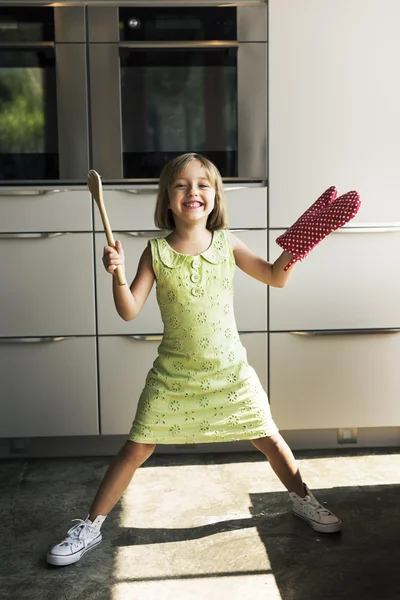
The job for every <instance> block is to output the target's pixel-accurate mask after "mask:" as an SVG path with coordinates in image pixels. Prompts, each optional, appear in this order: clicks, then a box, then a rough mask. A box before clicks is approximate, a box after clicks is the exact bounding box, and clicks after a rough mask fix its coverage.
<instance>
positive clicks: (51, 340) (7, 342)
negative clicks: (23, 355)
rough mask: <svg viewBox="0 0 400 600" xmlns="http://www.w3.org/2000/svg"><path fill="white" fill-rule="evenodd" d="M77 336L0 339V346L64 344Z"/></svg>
mask: <svg viewBox="0 0 400 600" xmlns="http://www.w3.org/2000/svg"><path fill="white" fill-rule="evenodd" d="M75 338H76V336H75V335H68V336H61V337H18V338H12V337H11V338H10V337H9V338H0V345H11V344H52V343H55V342H64V341H65V340H73V339H75Z"/></svg>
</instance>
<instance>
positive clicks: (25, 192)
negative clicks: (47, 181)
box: [0, 190, 68, 198]
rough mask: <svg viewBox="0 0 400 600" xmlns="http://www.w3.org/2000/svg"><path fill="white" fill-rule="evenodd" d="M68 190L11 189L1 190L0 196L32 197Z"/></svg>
mask: <svg viewBox="0 0 400 600" xmlns="http://www.w3.org/2000/svg"><path fill="white" fill-rule="evenodd" d="M67 191H68V190H10V191H8V192H0V198H1V197H6V196H13V197H15V196H17V197H20V198H31V197H32V196H50V194H58V193H59V192H67Z"/></svg>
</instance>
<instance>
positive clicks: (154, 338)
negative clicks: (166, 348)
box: [128, 334, 163, 342]
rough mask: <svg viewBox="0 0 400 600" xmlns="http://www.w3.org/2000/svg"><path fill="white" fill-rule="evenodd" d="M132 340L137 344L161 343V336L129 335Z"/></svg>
mask: <svg viewBox="0 0 400 600" xmlns="http://www.w3.org/2000/svg"><path fill="white" fill-rule="evenodd" d="M128 337H130V338H131V339H132V340H138V341H139V342H161V340H162V339H163V336H162V335H160V334H154V335H153V334H148V335H129V336H128Z"/></svg>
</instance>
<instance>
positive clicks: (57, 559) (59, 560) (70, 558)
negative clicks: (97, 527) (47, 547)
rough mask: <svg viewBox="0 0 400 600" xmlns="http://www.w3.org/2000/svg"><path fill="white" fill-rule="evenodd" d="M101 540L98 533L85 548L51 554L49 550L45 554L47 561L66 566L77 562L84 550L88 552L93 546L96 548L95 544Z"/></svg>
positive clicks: (50, 563)
mask: <svg viewBox="0 0 400 600" xmlns="http://www.w3.org/2000/svg"><path fill="white" fill-rule="evenodd" d="M101 540H102V535H101V534H99V535H98V536H97V538H95V539H94V540H93V541H92V542H91V543H90V545H89V546H86V548H82V550H78V551H77V552H74V553H73V554H66V555H62V554H52V553H51V552H48V553H47V556H46V559H47V562H48V563H49V565H54V566H55V567H66V566H67V565H72V564H74V563H77V562H78V561H79V560H80V559H81V558H82V556H83V555H84V554H86V552H88V551H89V550H93V548H96V546H98V545H99V544H100V543H101Z"/></svg>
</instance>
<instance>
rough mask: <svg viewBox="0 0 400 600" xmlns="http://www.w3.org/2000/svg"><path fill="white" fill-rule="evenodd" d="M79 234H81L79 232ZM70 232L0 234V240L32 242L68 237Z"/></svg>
mask: <svg viewBox="0 0 400 600" xmlns="http://www.w3.org/2000/svg"><path fill="white" fill-rule="evenodd" d="M79 233H81V232H79ZM70 234H71V232H70V231H57V232H49V233H0V239H1V240H33V239H41V240H44V239H49V238H53V237H59V236H60V235H70Z"/></svg>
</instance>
